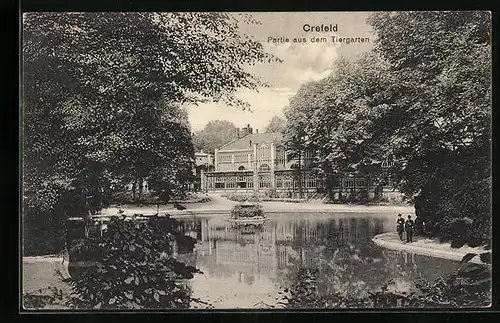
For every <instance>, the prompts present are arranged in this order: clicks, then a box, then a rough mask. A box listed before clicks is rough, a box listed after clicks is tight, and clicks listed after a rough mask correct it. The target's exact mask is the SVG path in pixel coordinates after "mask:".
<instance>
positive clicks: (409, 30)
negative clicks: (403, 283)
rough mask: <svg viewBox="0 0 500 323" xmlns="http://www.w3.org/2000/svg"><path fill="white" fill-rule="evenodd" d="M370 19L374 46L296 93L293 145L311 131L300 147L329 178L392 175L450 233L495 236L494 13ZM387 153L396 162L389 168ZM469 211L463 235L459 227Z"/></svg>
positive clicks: (422, 212) (290, 120) (422, 214)
mask: <svg viewBox="0 0 500 323" xmlns="http://www.w3.org/2000/svg"><path fill="white" fill-rule="evenodd" d="M369 23H370V24H371V25H372V27H373V28H374V32H375V34H376V35H377V41H376V43H375V49H374V52H373V53H369V54H368V55H364V56H362V57H360V58H359V59H357V60H355V61H353V62H349V61H346V60H340V61H338V62H336V66H335V71H334V72H333V73H332V74H331V75H330V76H328V77H326V78H325V79H323V80H320V81H318V82H314V83H310V84H306V85H304V86H303V87H302V88H301V89H300V90H299V91H298V93H297V94H296V95H295V96H294V97H293V98H292V99H291V100H290V107H289V109H288V110H287V111H286V116H287V132H288V135H287V142H288V143H289V144H291V145H292V146H294V145H296V143H297V142H300V141H298V138H302V137H303V138H307V140H305V141H304V142H303V145H305V146H304V147H300V148H301V149H304V148H305V147H308V148H311V149H314V151H317V155H318V158H319V160H320V161H321V163H322V169H323V171H324V172H325V174H326V175H327V176H329V177H331V178H335V177H336V176H337V174H342V172H348V173H353V172H354V173H358V174H361V175H363V174H364V175H370V176H372V177H374V179H375V182H376V183H377V182H378V185H381V184H383V182H384V181H385V180H386V179H388V178H390V179H392V180H393V181H394V182H395V183H396V185H397V187H398V188H399V190H400V191H401V192H402V193H404V194H405V195H406V197H407V198H408V199H410V200H414V201H415V203H416V205H415V207H416V211H417V216H418V217H419V218H421V219H423V220H425V221H426V222H427V223H428V224H433V226H434V230H435V233H438V234H439V235H440V236H441V237H443V238H445V239H459V238H460V239H462V244H463V243H464V241H467V240H468V241H469V242H470V243H475V244H477V243H485V242H487V241H489V239H490V229H489V227H490V223H491V222H490V218H491V206H490V202H489V201H490V191H491V164H490V160H491V157H490V147H491V133H490V127H489V125H490V122H491V38H490V30H491V17H490V16H489V14H488V13H485V12H467V13H464V12H446V13H443V12H439V13H438V12H418V13H415V12H404V13H389V12H384V13H375V14H373V15H372V16H371V17H370V19H369ZM416 30H418V32H416ZM386 158H391V159H393V161H394V166H393V167H392V168H390V169H385V170H384V169H382V168H381V167H380V161H381V160H383V159H386ZM332 182H333V181H332ZM466 218H470V219H472V221H469V222H471V223H472V224H471V225H470V226H469V227H468V229H467V230H465V231H466V232H464V233H462V234H458V233H456V232H454V231H456V230H455V229H453V228H454V227H456V226H457V225H458V224H457V221H466V220H467V219H466ZM466 222H467V221H466ZM473 240H476V241H475V242H473Z"/></svg>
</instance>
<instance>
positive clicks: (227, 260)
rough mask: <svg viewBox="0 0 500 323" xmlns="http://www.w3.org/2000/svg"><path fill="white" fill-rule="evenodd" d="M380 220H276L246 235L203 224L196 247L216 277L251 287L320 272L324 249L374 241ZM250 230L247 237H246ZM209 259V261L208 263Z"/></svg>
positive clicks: (217, 224)
mask: <svg viewBox="0 0 500 323" xmlns="http://www.w3.org/2000/svg"><path fill="white" fill-rule="evenodd" d="M377 221H378V220H377V219H366V218H355V219H352V218H351V217H349V218H344V217H339V218H336V219H329V221H328V222H321V221H315V222H312V221H306V220H301V219H297V220H292V221H277V222H274V221H271V222H269V223H266V224H265V225H264V226H263V227H261V229H260V230H259V229H258V228H256V229H255V230H254V232H252V230H240V229H236V228H232V227H231V223H230V222H227V221H220V220H217V219H208V218H205V219H201V220H200V222H198V223H200V226H199V227H198V228H196V229H191V232H199V235H198V236H197V238H198V239H199V240H201V241H199V242H198V244H197V245H196V250H197V254H198V256H199V257H198V260H199V261H202V262H203V264H204V265H205V266H207V267H208V268H209V271H213V274H214V275H217V276H220V275H230V272H231V273H232V274H236V275H239V276H238V277H239V278H238V279H239V281H244V282H246V283H251V282H252V281H253V280H254V279H255V277H259V276H260V275H261V274H264V275H266V276H267V277H269V278H270V279H274V278H275V277H276V276H277V274H278V272H281V271H286V270H287V269H288V268H291V266H293V267H297V266H298V267H316V266H317V263H318V258H317V257H318V249H317V248H318V247H319V246H324V245H326V244H328V245H330V246H332V247H333V248H335V246H339V247H341V246H343V245H345V243H348V242H356V241H358V242H359V241H371V238H372V237H373V235H374V232H375V231H376V226H380V225H381V224H380V223H378V222H377ZM245 231H248V232H246V234H245ZM202 259H203V260H202Z"/></svg>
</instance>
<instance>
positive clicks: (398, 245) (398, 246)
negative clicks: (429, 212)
mask: <svg viewBox="0 0 500 323" xmlns="http://www.w3.org/2000/svg"><path fill="white" fill-rule="evenodd" d="M372 240H373V242H374V243H375V244H377V245H379V246H381V247H384V248H387V249H391V250H402V251H407V252H410V253H414V254H417V255H423V256H429V257H435V258H442V259H450V260H456V261H460V260H462V258H463V257H464V256H465V255H466V254H469V253H474V254H478V255H479V254H481V253H485V252H488V251H489V250H485V249H484V248H483V247H475V248H472V247H469V246H463V247H461V248H452V247H451V244H450V243H440V242H439V241H438V240H437V239H430V238H425V237H419V236H414V237H413V242H411V243H407V242H406V241H404V242H402V241H401V240H399V236H398V234H397V233H396V232H386V233H381V234H378V235H376V236H375V237H373V239H372ZM470 262H473V263H477V264H484V263H483V262H482V261H481V260H480V259H479V256H476V257H474V258H472V259H471V260H470Z"/></svg>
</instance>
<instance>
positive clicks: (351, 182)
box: [344, 178, 354, 188]
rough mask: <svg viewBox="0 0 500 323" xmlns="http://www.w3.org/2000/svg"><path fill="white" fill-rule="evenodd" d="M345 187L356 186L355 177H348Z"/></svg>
mask: <svg viewBox="0 0 500 323" xmlns="http://www.w3.org/2000/svg"><path fill="white" fill-rule="evenodd" d="M344 187H345V188H354V178H346V179H345V185H344Z"/></svg>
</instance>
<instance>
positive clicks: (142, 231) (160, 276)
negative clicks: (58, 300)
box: [70, 217, 202, 309]
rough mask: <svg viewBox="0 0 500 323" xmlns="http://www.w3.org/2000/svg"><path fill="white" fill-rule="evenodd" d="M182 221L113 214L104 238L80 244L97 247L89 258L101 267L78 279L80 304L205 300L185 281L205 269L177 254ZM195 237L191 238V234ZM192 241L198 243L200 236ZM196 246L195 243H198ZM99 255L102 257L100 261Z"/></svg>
mask: <svg viewBox="0 0 500 323" xmlns="http://www.w3.org/2000/svg"><path fill="white" fill-rule="evenodd" d="M177 225H178V222H177V221H175V220H173V219H170V218H168V217H167V218H158V217H154V218H152V219H150V220H149V221H148V222H147V223H143V224H139V223H137V222H135V221H127V220H125V219H123V218H121V219H118V218H113V219H112V220H111V222H110V223H109V224H108V230H107V232H106V233H105V235H104V236H103V237H102V238H99V239H96V240H86V241H85V245H84V246H81V247H80V248H81V249H83V250H87V251H88V250H92V252H91V254H92V255H93V256H89V257H90V258H94V259H88V260H97V263H96V264H97V265H96V266H95V267H94V268H92V269H90V270H86V271H83V272H82V273H81V274H80V275H76V277H72V279H71V281H70V284H71V285H72V286H73V289H74V293H73V297H72V299H71V302H70V303H71V304H70V305H72V306H73V307H76V308H86V309H89V308H90V309H99V308H115V309H116V308H129V309H154V308H188V307H189V305H190V303H191V302H193V301H194V302H199V303H202V302H201V301H199V300H197V299H193V298H191V296H190V291H189V288H188V287H187V286H186V285H185V284H183V283H182V282H183V280H185V279H190V278H192V277H193V275H194V274H195V273H199V272H200V271H199V270H198V269H196V268H195V267H192V266H186V265H185V264H183V263H181V262H179V261H177V260H176V259H174V258H173V257H172V254H173V243H172V242H173V241H174V239H176V237H178V236H179V235H180V233H179V232H178V231H176V226H177ZM186 239H190V238H189V237H185V240H186ZM190 243H191V244H192V246H194V243H195V240H194V239H191V240H190ZM192 246H191V247H192ZM95 258H97V259H95Z"/></svg>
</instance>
